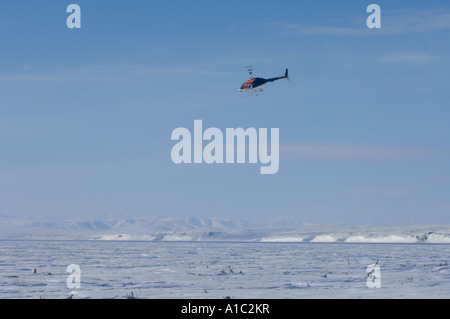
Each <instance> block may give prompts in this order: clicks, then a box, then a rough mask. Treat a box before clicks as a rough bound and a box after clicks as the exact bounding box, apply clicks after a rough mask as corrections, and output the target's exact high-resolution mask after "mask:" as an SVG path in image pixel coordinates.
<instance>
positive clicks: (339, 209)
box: [0, 0, 450, 225]
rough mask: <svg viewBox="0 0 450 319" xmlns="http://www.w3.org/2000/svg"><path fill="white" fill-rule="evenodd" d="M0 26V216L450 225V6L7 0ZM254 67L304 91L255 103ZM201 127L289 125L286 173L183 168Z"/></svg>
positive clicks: (278, 91) (269, 91)
mask: <svg viewBox="0 0 450 319" xmlns="http://www.w3.org/2000/svg"><path fill="white" fill-rule="evenodd" d="M130 2H132V3H130ZM70 3H76V4H78V5H79V6H80V7H81V19H82V20H81V21H82V22H81V25H82V27H81V29H68V28H67V27H66V18H67V16H68V15H69V14H68V13H66V7H67V6H68V5H69V4H70ZM370 3H377V4H379V5H380V7H381V18H382V27H381V29H377V30H369V29H368V28H367V27H366V18H367V16H368V15H369V14H368V13H366V7H367V6H368V5H369V4H370ZM0 29H1V30H2V31H1V32H0V214H8V215H25V216H32V217H36V216H41V217H42V216H44V217H45V216H47V217H52V218H53V217H61V218H74V217H78V218H94V217H95V218H101V217H106V216H123V215H127V216H145V215H152V216H153V215H155V216H189V217H191V216H197V217H231V218H240V219H248V220H265V221H269V222H277V223H280V222H282V223H289V224H294V223H296V224H300V223H323V224H332V223H334V224H335V223H343V224H382V225H392V224H439V223H450V196H449V194H450V168H449V165H448V163H449V161H450V129H449V128H448V122H449V119H450V110H449V101H450V90H449V89H450V77H449V74H450V72H449V71H450V56H449V54H448V52H450V6H449V5H448V4H445V3H443V2H442V1H427V2H423V1H378V2H376V1H372V2H364V1H320V2H317V1H315V2H313V1H277V2H273V1H245V2H244V1H221V2H219V1H189V2H188V1H164V2H163V1H108V2H106V1H99V0H96V1H92V0H90V1H81V0H74V1H71V2H70V1H56V0H52V1H51V0H44V1H9V2H6V1H4V2H2V3H0ZM250 64H251V65H254V73H255V75H256V76H261V77H273V76H279V75H282V73H283V71H284V69H285V68H289V73H290V77H291V81H290V82H287V81H278V82H274V83H271V85H268V86H267V87H266V89H265V91H264V92H263V94H261V95H260V96H255V97H249V98H246V97H243V96H242V95H241V94H240V93H239V92H238V91H237V89H238V87H239V86H240V85H241V84H242V82H244V81H245V80H246V79H247V78H248V74H247V71H246V70H245V66H247V65H250ZM195 119H201V120H203V126H204V127H205V128H206V127H218V128H220V129H222V130H225V128H235V127H243V128H248V127H255V128H279V130H280V169H279V172H278V173H277V174H275V175H260V174H259V167H260V165H259V164H240V165H237V164H221V165H219V164H216V165H207V164H201V165H175V164H174V163H173V162H172V161H171V157H170V153H171V148H172V146H173V145H174V142H173V141H171V140H170V135H171V132H172V130H173V129H175V128H177V127H186V128H189V129H190V130H193V123H194V120H195Z"/></svg>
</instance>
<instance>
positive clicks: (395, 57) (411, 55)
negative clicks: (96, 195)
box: [378, 52, 437, 62]
mask: <svg viewBox="0 0 450 319" xmlns="http://www.w3.org/2000/svg"><path fill="white" fill-rule="evenodd" d="M436 58H437V57H436V56H433V55H430V54H425V53H418V52H395V53H389V54H384V55H381V56H380V57H378V61H380V62H430V61H433V60H435V59H436Z"/></svg>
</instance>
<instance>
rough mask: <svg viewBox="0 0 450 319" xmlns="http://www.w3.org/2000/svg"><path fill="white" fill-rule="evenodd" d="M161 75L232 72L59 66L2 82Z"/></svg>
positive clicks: (14, 75) (0, 77) (7, 76)
mask: <svg viewBox="0 0 450 319" xmlns="http://www.w3.org/2000/svg"><path fill="white" fill-rule="evenodd" d="M160 74H174V75H177V74H178V75H230V74H231V73H230V72H225V71H216V70H211V69H208V68H201V67H198V68H195V67H185V66H175V67H174V66H171V67H167V68H164V67H152V66H140V65H107V66H82V67H67V66H59V67H55V68H54V69H53V70H51V71H48V72H39V71H35V70H30V72H24V70H22V69H21V70H18V72H17V73H11V74H2V75H0V81H8V82H36V83H37V82H41V83H45V82H62V81H123V79H124V78H127V77H146V76H152V75H160Z"/></svg>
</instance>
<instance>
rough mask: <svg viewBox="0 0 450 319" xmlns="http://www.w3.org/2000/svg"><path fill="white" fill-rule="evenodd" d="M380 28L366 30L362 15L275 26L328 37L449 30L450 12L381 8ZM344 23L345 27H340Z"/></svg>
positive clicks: (285, 23) (298, 32) (290, 30)
mask: <svg viewBox="0 0 450 319" xmlns="http://www.w3.org/2000/svg"><path fill="white" fill-rule="evenodd" d="M381 11H382V15H381V21H382V22H381V28H380V29H369V28H367V26H366V20H365V19H362V18H361V17H354V18H350V19H346V20H345V21H344V20H342V21H337V22H338V23H339V26H337V25H336V26H334V25H330V23H327V25H304V24H297V23H292V22H282V23H277V24H276V25H277V28H281V29H283V30H285V31H288V32H293V33H297V34H304V35H328V36H367V35H397V34H406V33H428V32H436V31H442V30H448V29H450V12H449V11H448V10H447V11H442V10H437V9H426V10H413V9H410V10H402V11H394V12H389V11H383V8H382V9H381ZM342 25H345V26H342Z"/></svg>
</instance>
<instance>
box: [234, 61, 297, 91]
mask: <svg viewBox="0 0 450 319" xmlns="http://www.w3.org/2000/svg"><path fill="white" fill-rule="evenodd" d="M247 71H248V73H249V74H250V79H248V80H247V81H246V82H244V84H242V86H241V87H240V88H239V92H246V93H255V94H256V95H258V92H262V88H263V87H264V86H265V85H266V84H267V83H268V82H274V81H277V80H281V79H287V80H289V76H288V69H286V71H285V73H284V76H278V77H275V78H270V79H263V78H255V77H253V66H252V65H250V66H248V67H247Z"/></svg>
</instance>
